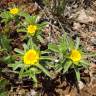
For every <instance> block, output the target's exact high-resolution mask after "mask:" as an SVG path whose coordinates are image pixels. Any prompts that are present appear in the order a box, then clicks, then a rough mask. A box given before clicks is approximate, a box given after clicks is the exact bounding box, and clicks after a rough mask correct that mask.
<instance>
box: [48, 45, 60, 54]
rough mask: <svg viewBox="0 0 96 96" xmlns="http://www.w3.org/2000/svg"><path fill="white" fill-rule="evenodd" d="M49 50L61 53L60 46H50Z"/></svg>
mask: <svg viewBox="0 0 96 96" xmlns="http://www.w3.org/2000/svg"><path fill="white" fill-rule="evenodd" d="M48 49H50V50H51V51H54V52H59V49H58V46H57V45H56V44H48Z"/></svg>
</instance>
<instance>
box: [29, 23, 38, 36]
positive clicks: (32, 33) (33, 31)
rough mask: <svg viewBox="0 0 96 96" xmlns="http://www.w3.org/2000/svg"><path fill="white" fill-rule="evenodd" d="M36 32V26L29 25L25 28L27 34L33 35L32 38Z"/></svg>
mask: <svg viewBox="0 0 96 96" xmlns="http://www.w3.org/2000/svg"><path fill="white" fill-rule="evenodd" d="M36 30H37V26H36V25H29V26H28V27H27V32H28V33H29V34H31V35H33V36H34V34H35V32H36Z"/></svg>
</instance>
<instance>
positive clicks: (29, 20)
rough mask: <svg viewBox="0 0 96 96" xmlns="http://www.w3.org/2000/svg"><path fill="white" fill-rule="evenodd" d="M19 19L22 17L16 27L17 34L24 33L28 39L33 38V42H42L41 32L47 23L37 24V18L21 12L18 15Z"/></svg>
mask: <svg viewBox="0 0 96 96" xmlns="http://www.w3.org/2000/svg"><path fill="white" fill-rule="evenodd" d="M19 16H20V17H23V18H24V19H22V20H21V21H20V23H19V24H18V25H17V32H25V33H27V34H26V35H25V38H26V37H29V38H34V40H35V41H37V40H39V41H40V42H42V41H43V38H42V36H41V35H42V30H43V28H44V27H45V26H46V25H47V22H42V23H40V24H39V23H38V16H36V15H34V16H31V15H29V14H28V13H26V12H21V13H20V14H19Z"/></svg>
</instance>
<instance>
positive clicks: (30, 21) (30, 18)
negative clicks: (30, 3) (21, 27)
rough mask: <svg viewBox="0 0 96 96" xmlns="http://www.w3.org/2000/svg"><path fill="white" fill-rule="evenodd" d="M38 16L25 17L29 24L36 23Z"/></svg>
mask: <svg viewBox="0 0 96 96" xmlns="http://www.w3.org/2000/svg"><path fill="white" fill-rule="evenodd" d="M36 19H37V16H27V17H25V20H26V22H27V23H29V24H35V23H36Z"/></svg>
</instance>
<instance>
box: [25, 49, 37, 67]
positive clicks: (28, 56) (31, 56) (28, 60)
mask: <svg viewBox="0 0 96 96" xmlns="http://www.w3.org/2000/svg"><path fill="white" fill-rule="evenodd" d="M38 60H39V54H38V52H37V51H36V50H33V49H30V50H28V51H27V52H26V53H25V55H24V64H27V65H35V64H37V62H38Z"/></svg>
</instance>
